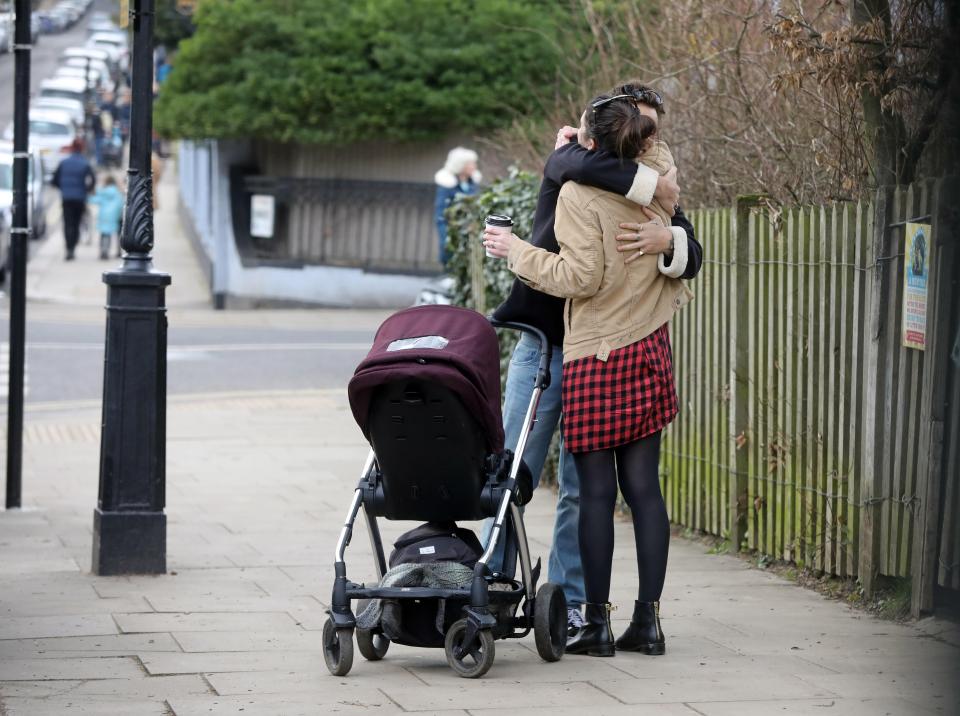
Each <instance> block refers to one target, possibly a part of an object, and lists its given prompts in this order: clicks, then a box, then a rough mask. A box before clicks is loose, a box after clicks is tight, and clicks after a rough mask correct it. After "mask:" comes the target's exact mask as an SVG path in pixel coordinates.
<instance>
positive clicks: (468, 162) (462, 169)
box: [433, 147, 483, 266]
mask: <svg viewBox="0 0 960 716" xmlns="http://www.w3.org/2000/svg"><path fill="white" fill-rule="evenodd" d="M482 179H483V177H482V175H481V174H480V172H478V171H477V153H476V152H475V151H473V150H472V149H466V148H465V147H454V148H453V149H451V150H450V152H449V153H448V154H447V162H446V164H444V165H443V169H441V170H440V171H438V172H437V173H436V174H435V175H434V177H433V181H434V182H435V183H436V185H437V196H436V202H435V203H434V219H435V221H436V224H437V237H438V239H439V242H440V244H439V245H440V254H439V258H440V263H442V264H443V265H444V266H446V265H447V260H448V259H449V258H450V256H449V254H448V253H447V219H446V217H445V216H444V215H443V212H444V211H446V210H447V207H448V206H450V204H451V202H452V201H453V200H454V198H456V196H457V195H458V194H465V195H467V196H470V195H471V194H476V193H477V189H478V188H479V185H480V182H481V181H482Z"/></svg>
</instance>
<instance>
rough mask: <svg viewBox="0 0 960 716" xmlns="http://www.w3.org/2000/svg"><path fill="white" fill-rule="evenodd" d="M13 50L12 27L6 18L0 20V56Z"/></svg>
mask: <svg viewBox="0 0 960 716" xmlns="http://www.w3.org/2000/svg"><path fill="white" fill-rule="evenodd" d="M12 49H13V25H12V24H11V23H9V22H7V20H6V18H2V19H0V55H2V54H3V53H4V52H10V50H12Z"/></svg>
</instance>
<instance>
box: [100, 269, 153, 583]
mask: <svg viewBox="0 0 960 716" xmlns="http://www.w3.org/2000/svg"><path fill="white" fill-rule="evenodd" d="M103 282H104V283H105V284H107V306H106V309H107V331H106V334H107V345H106V352H105V356H104V367H103V421H102V430H101V435H100V492H99V498H98V502H97V508H96V510H95V511H94V516H93V561H92V569H93V572H94V573H95V574H101V575H110V574H158V573H163V572H166V532H167V518H166V515H164V513H163V508H164V505H165V501H166V495H165V492H166V490H165V483H166V433H167V428H166V402H167V360H166V359H167V315H166V311H167V309H166V302H165V296H164V294H165V292H166V288H167V286H169V285H170V275H169V274H166V273H160V272H156V271H153V269H152V266H151V262H150V258H149V255H146V254H144V255H134V256H129V255H128V256H127V257H126V259H125V260H124V264H123V266H122V267H120V268H119V269H118V270H116V271H110V272H108V273H105V274H104V275H103Z"/></svg>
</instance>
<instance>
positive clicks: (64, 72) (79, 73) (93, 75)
mask: <svg viewBox="0 0 960 716" xmlns="http://www.w3.org/2000/svg"><path fill="white" fill-rule="evenodd" d="M60 77H76V78H78V79H81V80H86V81H87V86H88V87H89V88H90V89H91V90H94V91H96V90H97V89H99V88H100V87H102V86H103V84H104V80H103V77H102V76H101V74H100V72H99V70H95V69H93V68H92V67H91V68H90V70H89V75H88V74H87V69H86V68H85V67H70V66H68V65H61V66H60V67H58V68H57V71H56V72H54V73H53V79H59V78H60Z"/></svg>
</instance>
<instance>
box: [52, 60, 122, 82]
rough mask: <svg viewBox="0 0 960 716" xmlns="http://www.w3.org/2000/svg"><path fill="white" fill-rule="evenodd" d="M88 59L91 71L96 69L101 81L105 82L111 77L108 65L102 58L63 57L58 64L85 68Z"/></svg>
mask: <svg viewBox="0 0 960 716" xmlns="http://www.w3.org/2000/svg"><path fill="white" fill-rule="evenodd" d="M88 61H89V63H90V69H91V71H96V72H98V73H99V74H100V80H101V83H105V82H107V81H109V80H110V79H111V73H110V67H108V66H107V63H106V62H105V61H103V60H98V59H94V58H87V57H64V58H62V59H61V60H60V66H61V67H79V68H81V69H83V70H86V69H87V62H88Z"/></svg>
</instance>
